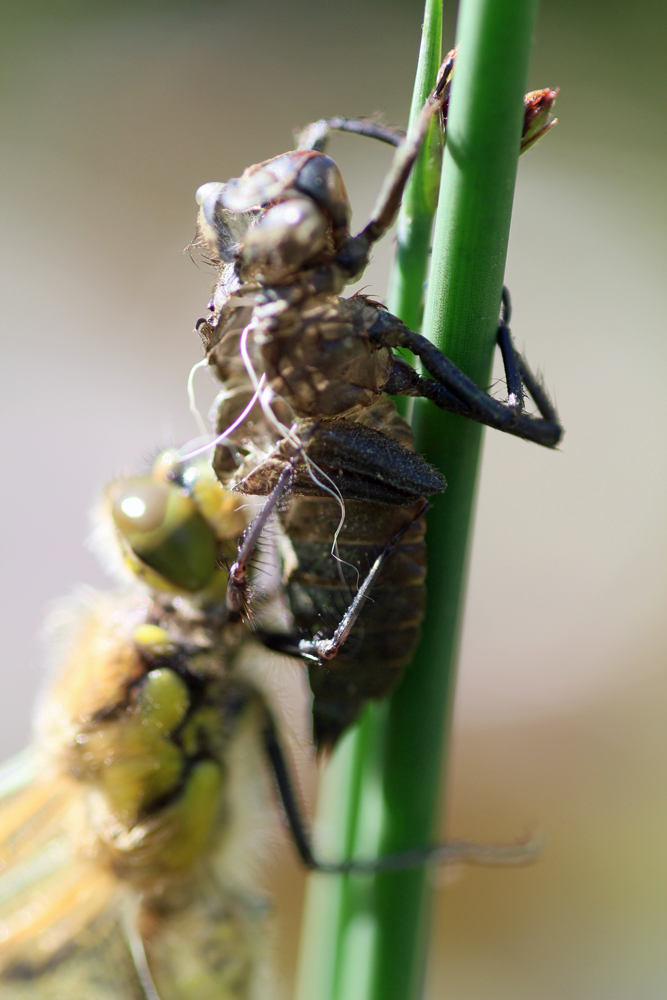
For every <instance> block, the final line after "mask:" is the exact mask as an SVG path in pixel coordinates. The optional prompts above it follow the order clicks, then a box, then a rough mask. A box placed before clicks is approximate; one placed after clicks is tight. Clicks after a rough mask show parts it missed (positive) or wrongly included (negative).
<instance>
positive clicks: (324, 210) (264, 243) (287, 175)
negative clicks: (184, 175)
mask: <svg viewBox="0 0 667 1000" xmlns="http://www.w3.org/2000/svg"><path fill="white" fill-rule="evenodd" d="M197 201H198V203H199V205H200V211H199V230H200V233H201V235H202V237H203V238H204V240H205V242H206V243H207V245H208V246H209V248H210V249H211V250H212V251H213V252H214V253H216V254H217V256H218V257H219V259H220V260H221V261H223V262H226V263H231V262H232V261H234V262H235V264H236V267H237V270H238V271H239V273H240V274H241V275H243V276H246V275H247V276H248V277H253V278H254V279H255V280H258V281H260V282H262V283H264V284H271V283H277V282H280V281H281V280H284V279H286V278H289V277H290V276H291V275H293V274H295V273H297V272H298V271H300V270H302V269H303V268H304V267H308V266H310V265H312V266H316V265H317V264H318V263H324V262H331V261H332V260H333V259H335V258H336V256H337V255H338V254H339V253H340V252H341V251H343V250H344V248H345V246H346V245H347V243H348V242H349V240H350V219H351V214H352V212H351V208H350V203H349V200H348V197H347V192H346V190H345V184H344V182H343V178H342V175H341V173H340V170H339V169H338V167H337V166H336V164H335V163H334V161H333V160H332V159H331V158H330V157H328V156H326V155H325V154H324V153H318V152H314V151H312V150H296V151H294V152H291V153H283V154H282V155H280V156H276V157H274V158H273V159H271V160H267V161H265V162H264V163H258V164H255V165H254V166H252V167H249V168H248V169H247V170H246V171H245V172H244V173H243V174H242V176H241V177H237V178H233V179H232V180H230V181H228V182H227V183H226V184H204V185H203V186H202V187H200V188H199V190H198V191H197Z"/></svg>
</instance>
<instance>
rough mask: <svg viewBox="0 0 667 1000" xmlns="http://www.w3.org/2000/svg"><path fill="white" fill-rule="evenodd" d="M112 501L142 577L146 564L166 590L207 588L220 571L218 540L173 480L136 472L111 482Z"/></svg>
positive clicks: (127, 548)
mask: <svg viewBox="0 0 667 1000" xmlns="http://www.w3.org/2000/svg"><path fill="white" fill-rule="evenodd" d="M109 500H110V502H111V516H112V518H113V522H114V524H115V526H116V528H117V530H118V532H119V533H120V535H121V537H122V539H123V540H124V542H125V546H124V548H125V551H126V556H127V560H128V562H129V564H130V566H131V567H132V569H133V571H134V572H136V573H137V575H139V576H141V575H143V574H142V564H143V565H144V566H147V567H149V568H150V569H151V570H153V571H154V573H152V574H151V583H156V582H157V584H159V583H160V582H161V583H162V587H164V588H165V589H170V590H173V589H177V590H185V591H188V592H190V593H194V592H196V591H199V590H203V589H204V588H205V587H206V586H208V584H209V583H210V582H211V581H212V579H213V576H214V574H215V572H216V569H217V560H218V546H217V539H216V536H215V532H214V530H213V528H212V527H211V525H210V524H209V523H208V521H207V520H206V519H205V518H204V517H203V516H202V514H201V513H200V511H199V510H198V508H197V505H196V503H195V502H194V500H193V499H192V498H191V497H190V496H188V495H187V493H186V492H185V491H183V490H182V489H181V488H180V487H178V486H176V485H175V484H174V483H169V482H162V483H160V482H156V481H155V479H153V478H152V477H151V476H138V477H136V478H134V479H125V480H121V481H120V482H118V483H116V484H115V485H114V486H112V487H111V490H110V491H109ZM156 574H157V581H156Z"/></svg>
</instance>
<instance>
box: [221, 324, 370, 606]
mask: <svg viewBox="0 0 667 1000" xmlns="http://www.w3.org/2000/svg"><path fill="white" fill-rule="evenodd" d="M257 326H258V323H257V321H256V320H255V319H252V320H251V321H250V323H248V325H247V326H246V327H245V328H244V330H243V333H242V334H241V339H240V342H239V350H240V352H241V357H242V358H243V364H244V365H245V369H246V371H247V373H248V377H249V378H250V381H251V382H252V384H253V386H254V387H255V391H258V389H259V386H260V383H261V381H262V380H263V379H264V378H265V377H266V376H265V375H262V379H258V378H257V372H256V371H255V368H254V365H253V363H252V360H251V358H250V354H249V353H248V337H249V336H250V333H251V332H252V331H253V330H255V329H257ZM273 396H274V393H273V390H272V389H271V388H270V387H269V386H267V388H266V389H265V390H264V391H263V392H262V393H261V395H260V403H261V406H262V410H263V411H264V415H265V416H266V419H267V420H268V421H269V423H271V424H272V425H273V426H274V427H275V428H276V429H277V430H278V431H279V432H280V434H281V435H282V436H283V437H284V438H286V439H287V440H288V441H289V442H290V444H291V445H292V446H293V447H294V448H295V449H296V450H297V452H298V453H299V455H300V456H301V458H302V459H303V461H304V463H305V465H306V468H307V469H308V475H309V476H310V478H311V479H312V481H313V482H314V483H315V485H316V486H319V488H320V489H321V490H324V492H325V493H328V494H329V495H330V496H332V497H333V499H334V500H335V501H336V502H337V504H338V506H339V507H340V512H341V513H340V521H339V522H338V527H337V528H336V533H335V534H334V538H333V544H332V546H331V555H332V556H333V557H334V559H335V560H336V562H337V563H338V571H339V573H340V578H341V583H342V584H343V585H344V586H346V585H347V581H346V580H345V578H344V576H343V573H342V569H341V566H343V565H345V566H349V567H350V569H351V570H353V571H354V572H355V573H356V575H357V586H359V570H358V569H357V567H356V566H353V565H352V563H348V562H346V561H345V559H341V557H340V555H339V553H338V536H339V534H340V532H341V529H342V527H343V524H344V523H345V501H344V500H343V495H342V493H341V492H340V490H339V489H338V487H337V486H336V484H335V483H334V481H333V479H331V477H330V476H328V475H327V474H326V472H325V471H324V469H320V467H319V466H318V465H316V464H315V462H313V460H312V459H311V458H309V457H308V456H307V455H306V453H305V451H304V449H303V446H302V443H301V440H300V438H299V437H298V435H297V434H295V433H294V431H293V430H292V428H291V427H286V426H285V425H284V424H283V423H282V421H280V420H279V419H278V417H277V416H276V415H275V413H274V412H273V410H272V409H271V405H270V403H271V400H272V399H273ZM315 470H317V473H319V475H320V476H322V477H323V478H324V479H327V480H328V481H329V482H330V483H331V487H329V486H326V485H325V483H323V482H322V481H321V480H320V479H318V477H317V475H316V474H315Z"/></svg>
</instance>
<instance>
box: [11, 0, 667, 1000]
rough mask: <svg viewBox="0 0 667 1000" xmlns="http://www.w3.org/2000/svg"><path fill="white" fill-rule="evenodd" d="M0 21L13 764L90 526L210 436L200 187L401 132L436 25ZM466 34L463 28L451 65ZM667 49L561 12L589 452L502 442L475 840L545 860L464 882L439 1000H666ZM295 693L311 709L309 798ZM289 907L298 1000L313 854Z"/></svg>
mask: <svg viewBox="0 0 667 1000" xmlns="http://www.w3.org/2000/svg"><path fill="white" fill-rule="evenodd" d="M0 11H1V14H2V20H3V24H2V29H3V30H2V38H3V42H2V73H3V77H4V78H3V80H2V86H3V93H4V100H3V105H2V111H1V116H2V118H1V120H2V130H1V134H2V137H3V138H2V143H1V146H2V149H1V154H0V155H1V170H2V188H1V197H2V209H3V212H2V263H1V278H0V281H1V282H2V306H1V308H2V313H1V315H2V364H1V379H2V383H1V389H0V406H1V408H2V454H3V458H2V462H1V463H0V471H1V473H2V477H3V478H2V489H1V491H0V503H1V504H2V510H1V514H0V535H1V545H2V557H1V560H0V567H1V583H2V597H1V602H0V611H1V614H2V634H1V642H2V656H1V659H0V669H1V688H0V749H1V751H2V755H3V756H8V755H10V754H11V753H13V752H15V751H16V750H18V749H20V748H21V747H22V746H23V745H25V743H26V741H27V740H28V738H29V732H30V714H31V704H32V702H33V699H34V697H35V693H36V692H37V691H38V689H39V687H40V685H41V683H42V660H43V652H42V646H41V643H40V639H39V632H40V623H41V621H42V620H43V617H44V615H45V612H46V611H47V609H48V607H49V605H50V603H51V602H52V601H53V600H54V599H55V598H57V597H58V596H62V595H66V594H67V593H68V592H70V591H71V590H72V588H74V587H75V586H76V585H78V584H82V583H85V584H91V585H94V586H105V585H106V583H105V579H104V575H103V573H102V571H101V570H100V569H99V568H98V566H97V564H96V562H95V560H94V557H93V556H92V554H90V553H89V551H88V550H87V548H86V545H85V541H86V537H87V534H88V530H89V527H88V525H89V522H88V510H89V507H90V505H91V502H92V501H93V500H94V499H95V497H96V496H97V495H99V492H100V490H101V488H102V487H103V485H104V483H105V482H106V481H107V480H108V479H109V478H111V477H113V476H115V475H116V474H118V473H119V472H122V471H127V470H134V469H136V468H137V467H140V466H142V464H143V463H144V462H145V461H146V460H147V459H150V457H151V455H152V454H153V453H154V451H155V450H156V448H158V447H161V446H164V445H166V444H169V443H172V442H173V443H180V442H182V441H183V440H186V439H188V438H189V437H192V436H194V435H195V434H196V432H197V430H196V426H195V424H194V423H193V420H192V417H191V415H190V414H189V412H188V408H187V399H186V393H185V383H186V377H187V373H188V371H189V369H190V367H191V365H192V364H194V363H195V362H196V361H198V360H199V359H200V357H201V350H200V344H199V340H198V337H197V336H196V335H195V334H193V333H192V332H191V330H192V328H193V325H194V322H195V320H196V319H197V318H198V317H199V316H200V315H202V314H203V313H204V311H205V307H206V302H207V300H208V295H209V290H210V287H211V284H212V279H213V275H212V272H211V271H208V270H206V268H205V267H203V266H201V265H195V264H194V263H192V262H191V260H190V259H189V258H188V256H187V255H186V256H184V255H183V253H182V251H183V248H184V247H185V246H186V244H187V243H189V241H190V239H191V238H192V236H193V233H194V219H195V207H196V206H195V202H194V192H195V190H196V188H197V187H198V186H199V185H200V184H201V183H203V182H205V181H211V180H225V179H227V178H228V177H230V176H235V175H238V174H239V173H240V172H241V171H242V170H243V169H244V167H246V166H247V165H248V164H250V163H254V162H257V161H259V160H262V159H265V158H267V157H270V156H273V155H275V154H277V153H280V152H282V151H284V150H286V149H289V148H291V145H292V138H291V136H292V129H293V128H294V127H295V126H300V125H303V124H305V123H307V122H308V121H310V120H312V119H315V118H319V117H322V116H327V115H333V114H344V115H348V116H356V115H360V114H368V113H372V112H374V111H378V110H382V111H383V112H384V113H385V118H386V120H387V121H388V122H390V123H396V124H401V125H404V124H405V123H406V119H407V112H408V107H409V102H410V94H411V88H412V79H413V74H414V69H415V65H416V58H417V50H418V43H419V31H420V25H421V14H422V5H421V3H420V2H419V0H403V2H398V0H397V2H391V0H385V2H384V3H380V2H379V0H377V2H376V0H354V2H350V0H338V2H337V3H336V4H331V3H323V2H318V0H310V2H306V0H288V2H283V3H281V4H275V3H270V2H268V0H257V2H253V3H237V2H214V0H208V2H204V0H200V2H194V0H193V2H171V3H169V2H157V0H156V2H148V0H134V2H129V0H128V2H127V3H122V2H103V0H85V2H84V0H78V2H68V0H61V2H53V0H43V2H42V3H39V2H35V0H2V3H1V5H0ZM454 20H455V6H454V5H453V4H451V5H450V4H448V3H446V16H445V48H447V47H449V46H450V45H451V44H453V41H454ZM666 29H667V10H666V9H665V8H664V7H659V6H658V5H655V4H654V3H651V2H649V0H635V2H634V3H633V4H631V5H629V4H621V3H620V2H618V0H612V2H605V3H603V2H602V0H559V2H555V0H545V2H544V3H543V5H542V9H541V13H540V18H539V23H538V28H537V35H536V43H535V50H534V58H533V65H532V70H531V76H530V80H529V88H530V89H532V88H537V87H542V86H547V85H549V86H560V88H561V92H560V95H559V98H558V104H557V109H556V110H557V113H558V117H559V119H560V122H559V125H558V126H557V128H556V129H555V130H554V131H553V132H552V133H551V134H550V135H549V137H548V138H547V139H546V140H545V141H544V142H543V143H540V144H539V145H538V147H537V148H536V149H535V150H533V151H532V152H530V153H529V154H528V155H527V156H526V157H525V158H523V159H522V161H521V164H520V168H519V176H518V183H517V194H516V203H515V215H514V221H513V228H512V237H511V244H510V253H509V262H508V270H507V283H508V285H509V287H510V288H511V291H512V295H513V300H514V316H513V330H514V333H515V337H516V340H517V342H518V345H519V346H520V347H525V348H526V350H527V353H528V357H529V359H530V360H531V361H532V363H533V364H534V365H539V366H540V368H541V370H542V371H543V372H544V374H545V377H546V382H547V385H548V386H549V387H550V389H551V390H552V391H553V392H554V393H555V396H556V399H557V402H558V405H559V408H560V412H561V416H562V418H563V422H564V424H565V426H566V428H567V435H566V437H565V440H564V443H563V445H562V447H561V449H560V451H559V452H558V453H555V454H554V453H542V452H541V451H540V450H539V449H537V448H536V447H533V446H531V445H527V444H525V443H523V442H521V441H519V440H516V439H510V438H503V436H502V435H499V434H494V433H493V432H488V433H487V435H486V444H485V457H484V466H483V472H482V480H481V490H480V496H479V505H478V513H477V524H476V531H475V538H474V553H473V558H472V565H471V573H470V583H469V592H468V604H467V614H466V621H465V632H464V640H463V652H462V658H461V664H460V681H459V688H458V698H457V709H456V718H455V734H454V750H453V762H452V763H453V766H452V774H451V780H450V782H449V786H448V804H447V828H448V831H449V832H450V833H452V834H455V835H457V836H466V837H470V838H475V839H484V838H486V839H490V840H494V839H496V840H502V839H503V838H505V839H507V838H512V837H514V836H516V835H517V834H521V833H522V832H523V831H525V830H535V829H539V830H540V831H543V832H544V834H545V836H546V841H547V846H546V849H545V852H544V855H543V857H542V858H541V860H540V861H539V862H538V863H537V864H536V865H534V866H533V867H530V868H527V869H524V870H509V871H507V870H505V871H488V870H486V871H485V870H478V871H474V870H473V871H469V872H465V873H463V874H462V875H460V876H457V877H456V878H455V879H446V878H444V879H441V880H440V881H442V882H443V885H442V887H441V888H440V889H439V891H438V893H437V897H436V920H435V924H434V930H433V947H432V951H431V962H430V968H429V976H428V984H427V997H428V998H429V1000H435V998H436V997H437V998H441V997H443V998H445V997H446V998H447V1000H506V998H507V1000H510V998H511V1000H598V998H599V1000H616V998H618V1000H622V998H623V1000H624V998H630V997H632V998H633V1000H654V998H655V1000H658V998H661V1000H662V998H664V996H665V995H666V993H667V951H666V950H665V940H666V937H667V698H666V695H667V690H666V688H667V681H666V677H665V661H666V656H665V653H666V647H667V627H666V617H667V616H666V614H665V607H666V596H667V595H666V590H667V579H666V578H667V558H666V552H665V548H666V547H665V523H666V518H665V511H666V510H667V503H666V501H667V496H666V494H667V482H666V480H667V476H666V471H667V470H666V464H667V463H666V458H665V454H666V452H665V444H666V442H665V437H666V426H667V422H666V417H667V414H666V412H665V411H666V409H667V406H666V402H665V397H666V395H667V394H666V392H665V381H666V377H667V330H666V329H665V327H666V323H665V315H666V313H667V288H666V283H665V275H666V273H667V270H666V264H667V260H666V258H667V253H666V251H667V238H666V235H665V234H666V229H665V224H666V223H667V197H666V194H665V190H666V189H665V155H666V153H667V124H666V123H667V94H666V91H665V87H664V73H663V69H662V67H663V60H664V50H665V44H666V43H667V30H666ZM332 153H333V155H334V157H335V158H336V159H337V160H338V162H339V163H340V165H341V167H342V169H343V172H344V176H345V178H346V182H347V185H348V190H349V193H350V196H351V200H352V204H353V207H354V210H355V222H356V223H357V224H359V225H361V224H362V223H363V222H364V220H365V216H366V213H367V212H368V211H369V210H370V207H371V205H372V202H373V199H374V195H375V193H376V191H377V189H378V187H379V184H380V180H381V177H382V174H383V171H384V170H385V168H386V166H387V163H388V158H389V151H388V150H387V149H385V148H383V147H379V146H376V145H374V144H372V143H370V142H369V141H365V140H362V139H357V138H355V137H339V138H337V139H336V140H335V142H334V145H333V147H332ZM391 253H392V241H391V239H388V240H386V241H385V243H384V245H383V246H382V247H381V248H379V249H378V252H377V254H376V258H375V261H374V262H373V264H372V266H371V268H370V269H369V271H368V272H367V273H366V275H365V277H364V282H363V283H364V285H365V286H367V287H369V288H370V290H371V291H372V292H373V293H374V294H377V295H378V296H380V297H382V296H383V295H384V291H385V288H386V282H387V276H388V270H389V264H390V260H391ZM197 378H198V380H199V381H198V383H197V385H198V387H199V391H200V398H201V399H202V400H203V401H204V405H206V400H207V399H210V398H212V394H213V392H212V386H211V385H210V384H209V385H207V379H208V376H207V375H206V374H205V373H199V374H198V376H197ZM445 472H446V470H445ZM517 567H520V572H519V573H517ZM298 681H299V678H298V676H297V675H296V674H295V673H293V674H292V675H291V676H290V677H289V678H288V679H287V680H285V681H284V682H283V687H284V689H285V691H287V690H288V689H289V690H290V691H294V692H296V694H295V695H294V698H293V703H292V706H291V708H290V710H289V714H290V718H291V719H292V724H293V725H294V726H295V727H296V728H297V729H298V728H299V726H300V727H301V733H302V744H303V747H302V753H301V760H300V764H301V771H302V780H303V782H304V786H305V787H306V788H307V789H310V790H311V791H312V788H313V786H314V767H313V766H312V764H311V763H310V759H309V754H308V747H307V743H306V729H305V726H304V725H303V720H304V719H305V716H306V711H307V706H306V702H305V693H304V691H303V688H302V687H301V688H300V687H299V683H298ZM267 882H268V884H269V886H270V889H271V891H272V893H273V894H274V895H275V897H276V899H277V908H278V916H279V926H278V939H277V940H278V943H277V950H278V964H279V969H280V975H281V977H282V979H283V982H284V991H285V996H289V990H290V977H291V975H292V972H293V966H294V961H295V954H296V939H297V935H298V922H299V914H300V906H301V886H302V877H301V874H300V872H299V869H298V866H297V865H296V863H295V862H294V861H293V859H292V853H291V848H290V846H289V845H288V844H286V843H285V842H281V843H278V844H277V845H276V847H275V850H274V852H273V855H272V860H271V864H270V871H269V873H268V878H267ZM314 1000H316V998H314Z"/></svg>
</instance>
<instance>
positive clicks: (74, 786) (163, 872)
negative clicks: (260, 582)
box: [0, 449, 534, 1000]
mask: <svg viewBox="0 0 667 1000" xmlns="http://www.w3.org/2000/svg"><path fill="white" fill-rule="evenodd" d="M186 453H187V449H186ZM183 454H184V453H183V450H180V451H178V450H176V449H169V450H167V451H164V452H161V453H160V454H159V455H158V456H157V458H156V459H155V461H154V463H153V464H152V466H151V468H150V469H149V470H148V471H147V472H146V473H144V474H142V475H138V476H130V477H124V478H121V479H118V480H115V481H114V482H112V483H111V484H110V485H109V486H108V487H107V489H106V491H105V494H104V498H103V502H102V504H101V507H100V510H99V512H98V520H99V524H98V528H97V532H96V547H97V549H98V551H99V553H100V555H101V557H102V558H103V561H104V562H105V564H106V566H107V567H108V569H109V571H110V573H111V574H112V576H113V577H114V578H115V579H116V581H117V584H118V587H117V589H116V591H114V592H109V593H100V592H95V591H92V590H88V591H85V592H82V593H81V594H79V595H76V596H75V597H74V598H72V599H70V600H69V601H68V602H66V603H65V604H64V605H63V606H62V608H61V609H60V611H59V612H58V615H57V619H58V620H57V623H56V624H57V628H56V629H55V633H54V636H53V639H54V642H55V645H56V647H57V649H58V651H59V654H58V660H59V662H58V669H57V672H56V675H55V677H54V680H53V682H52V683H51V685H50V687H49V690H48V692H47V694H46V696H45V698H44V699H43V702H42V705H41V708H40V710H39V712H38V717H37V723H36V739H35V742H34V746H33V747H32V748H31V749H30V750H29V751H28V752H26V753H25V754H24V755H22V756H21V757H19V758H17V759H15V760H14V761H12V762H10V763H9V764H8V765H5V767H4V768H3V769H2V770H0V989H1V995H2V997H3V1000H20V998H32V1000H34V998H40V1000H62V998H63V997H67V998H71V1000H79V998H81V1000H83V998H84V997H85V1000H259V998H261V1000H270V998H271V997H272V996H273V995H274V992H273V989H274V986H273V984H274V980H275V976H274V975H273V974H272V972H271V967H270V961H269V957H268V951H269V948H268V941H269V937H270V935H269V933H268V924H269V922H270V906H269V903H268V902H267V900H266V898H265V895H264V894H263V893H262V891H261V889H258V887H257V885H256V884H255V876H254V871H255V868H256V866H257V862H258V859H259V857H260V856H261V854H262V843H263V831H264V830H265V829H266V827H267V816H268V813H269V810H270V808H271V804H270V801H269V800H268V797H267V795H266V794H265V789H264V785H265V779H266V777H267V776H268V777H270V778H271V779H272V783H273V786H274V788H275V791H276V795H277V798H278V800H279V802H280V804H281V807H282V814H283V816H284V819H285V822H286V825H287V827H288V828H289V830H290V831H291V836H292V840H293V843H294V846H295V848H296V850H297V852H298V855H299V857H300V859H301V861H302V863H303V864H304V865H305V866H306V867H307V868H308V869H310V870H317V871H321V872H323V873H331V874H336V873H345V872H356V873H372V872H374V871H378V870H396V869H404V868H410V867H416V866H420V865H423V864H425V863H434V862H440V861H447V860H456V861H460V860H470V861H473V862H475V861H476V862H479V863H491V864H498V863H515V862H521V861H525V860H527V859H529V858H530V857H532V855H533V854H534V846H533V845H529V844H528V845H527V844H513V845H507V846H506V847H484V846H481V845H476V844H471V843H468V842H454V843H451V844H446V845H442V846H441V847H434V848H426V849H417V850H414V851H408V852H403V853H401V854H397V855H389V856H386V857H383V858H380V859H377V860H369V861H368V862H364V861H363V860H361V861H359V860H354V861H346V860H342V861H326V860H322V859H320V858H318V856H317V855H316V853H315V851H314V848H313V846H312V843H311V839H310V836H309V833H308V829H307V825H306V822H305V820H304V818H303V812H302V809H301V806H300V803H299V798H298V795H297V793H296V791H295V785H294V781H293V779H292V767H291V764H290V761H289V758H288V755H287V753H286V750H285V748H284V745H283V740H282V738H281V732H280V730H281V726H280V723H279V720H278V718H277V715H276V712H275V710H274V708H273V706H272V705H271V699H270V696H269V694H268V693H267V691H266V686H265V684H264V681H263V669H264V664H265V662H266V657H267V656H271V655H273V654H271V653H269V652H267V650H266V649H265V648H264V647H263V646H262V645H261V644H260V642H259V638H258V635H259V636H260V637H261V632H260V633H259V634H253V632H252V631H251V629H250V628H249V627H248V625H247V623H246V622H245V621H244V620H243V619H240V618H239V617H238V616H236V615H233V614H230V612H229V609H228V606H227V601H226V591H227V586H228V576H229V567H230V565H231V564H232V563H233V561H234V560H236V559H237V558H238V547H239V545H241V546H242V545H243V539H244V537H245V535H246V529H247V525H248V518H249V515H248V509H247V504H246V500H245V498H244V497H243V496H242V495H239V494H237V493H233V492H231V491H230V490H228V489H225V488H224V487H223V486H222V485H221V484H220V483H219V481H218V480H217V478H216V477H215V475H214V474H213V471H212V469H211V466H210V463H209V462H208V461H207V460H206V459H205V458H202V457H201V456H199V457H197V456H195V457H194V458H192V457H190V458H184V457H183ZM257 613H258V615H261V614H262V609H261V607H260V608H259V609H258V612H257ZM264 613H266V611H265V612H264Z"/></svg>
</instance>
